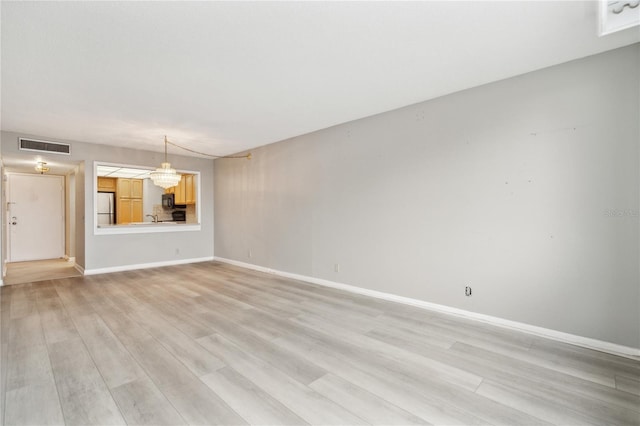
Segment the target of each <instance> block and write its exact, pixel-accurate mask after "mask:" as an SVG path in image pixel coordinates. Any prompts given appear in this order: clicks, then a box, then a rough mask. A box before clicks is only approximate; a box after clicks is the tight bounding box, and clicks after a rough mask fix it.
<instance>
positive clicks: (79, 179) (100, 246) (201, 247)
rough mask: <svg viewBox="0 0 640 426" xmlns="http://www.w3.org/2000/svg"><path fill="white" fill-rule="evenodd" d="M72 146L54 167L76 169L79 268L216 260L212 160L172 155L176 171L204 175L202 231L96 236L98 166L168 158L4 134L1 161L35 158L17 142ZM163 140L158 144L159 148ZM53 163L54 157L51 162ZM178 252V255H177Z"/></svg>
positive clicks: (157, 162)
mask: <svg viewBox="0 0 640 426" xmlns="http://www.w3.org/2000/svg"><path fill="white" fill-rule="evenodd" d="M19 136H22V137H31V138H34V139H40V140H52V141H58V142H68V143H71V145H72V155H71V156H69V157H62V156H59V155H56V156H55V161H67V162H69V163H73V164H78V172H77V174H76V182H75V183H76V185H75V186H76V200H75V201H76V263H78V264H79V265H80V266H82V267H83V268H85V270H91V269H100V268H109V267H118V266H126V265H138V264H145V263H154V262H166V261H174V260H182V259H194V258H202V257H211V256H213V161H212V160H209V159H202V158H194V157H186V156H180V155H174V154H170V156H169V161H170V162H171V165H172V167H175V168H177V169H183V170H190V171H199V172H201V181H202V191H201V195H202V197H201V198H202V199H201V200H199V201H200V202H201V204H202V206H201V218H200V220H201V224H202V229H201V231H184V232H167V233H155V234H129V235H127V234H121V235H94V233H93V225H94V224H93V219H94V206H93V199H94V197H93V196H94V194H93V191H94V184H93V181H94V179H95V176H94V168H93V162H94V160H97V161H102V162H111V163H121V164H128V165H137V166H147V167H158V166H159V165H160V163H161V162H162V161H164V153H158V152H149V151H142V150H135V149H128V148H119V147H113V146H107V145H98V144H89V143H82V142H78V141H65V140H60V139H54V138H49V137H47V136H46V135H27V134H22V133H20V134H18V133H13V132H2V136H1V137H2V155H3V156H11V157H18V156H21V157H24V158H32V157H34V153H30V154H29V153H25V152H21V151H19V150H18V142H17V140H18V137H19ZM161 143H162V140H159V141H158V144H161ZM53 160H54V158H53V157H52V161H53ZM176 249H178V250H179V252H180V253H179V254H176Z"/></svg>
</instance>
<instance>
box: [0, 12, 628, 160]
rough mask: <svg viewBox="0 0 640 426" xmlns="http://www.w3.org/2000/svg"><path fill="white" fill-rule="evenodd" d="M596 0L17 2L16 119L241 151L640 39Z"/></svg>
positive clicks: (9, 16)
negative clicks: (603, 25) (605, 30)
mask: <svg viewBox="0 0 640 426" xmlns="http://www.w3.org/2000/svg"><path fill="white" fill-rule="evenodd" d="M597 6H598V5H597V3H596V2H595V1H591V2H577V1H568V2H504V1H501V2H482V1H475V2H88V1H87V2H4V1H3V2H2V3H1V13H2V22H1V24H2V27H1V31H2V33H1V34H2V54H1V55H2V56H1V59H2V63H1V65H2V68H1V71H2V75H1V83H2V87H1V90H2V92H1V94H2V105H1V107H2V110H1V113H2V122H1V126H2V129H3V130H8V131H16V132H21V133H27V134H32V135H38V136H43V137H48V138H58V139H67V140H78V141H85V142H91V143H102V144H111V145H121V146H129V147H131V146H133V147H137V148H140V149H150V150H154V151H161V150H162V149H163V142H162V141H163V135H165V134H166V135H168V136H169V139H170V140H172V141H174V142H176V143H179V144H182V145H185V146H189V147H191V148H192V149H196V150H200V151H204V152H208V153H213V154H230V153H235V152H239V151H242V150H245V149H248V148H253V147H256V146H260V145H264V144H268V143H272V142H276V141H279V140H282V139H286V138H289V137H292V136H296V135H300V134H304V133H308V132H312V131H315V130H319V129H322V128H326V127H329V126H332V125H335V124H339V123H343V122H347V121H350V120H354V119H357V118H361V117H365V116H369V115H372V114H376V113H380V112H384V111H388V110H391V109H395V108H398V107H402V106H405V105H409V104H412V103H416V102H420V101H424V100H427V99H431V98H434V97H437V96H442V95H445V94H447V93H452V92H455V91H459V90H463V89H466V88H470V87H473V86H477V85H481V84H485V83H488V82H492V81H496V80H500V79H504V78H507V77H511V76H514V75H518V74H522V73H526V72H529V71H533V70H536V69H540V68H544V67H548V66H550V65H554V64H558V63H562V62H566V61H569V60H572V59H576V58H581V57H584V56H588V55H592V54H596V53H599V52H603V51H606V50H609V49H613V48H616V47H621V46H625V45H628V44H631V43H634V42H638V41H640V30H639V29H638V28H637V27H636V28H632V29H628V30H625V31H622V32H618V33H615V34H612V35H609V36H606V37H601V38H600V37H598V36H597V33H598V25H597V12H598V7H597ZM170 150H171V151H174V152H176V153H177V151H175V150H176V148H170ZM183 153H184V152H183ZM184 154H187V153H184ZM187 155H188V154H187Z"/></svg>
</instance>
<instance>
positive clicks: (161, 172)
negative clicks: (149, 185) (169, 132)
mask: <svg viewBox="0 0 640 426" xmlns="http://www.w3.org/2000/svg"><path fill="white" fill-rule="evenodd" d="M167 143H168V141H167V136H165V137H164V163H162V165H161V166H160V167H158V168H157V169H156V171H155V172H151V173H150V174H151V180H152V181H153V183H154V185H157V186H160V187H162V188H164V189H167V188H171V187H172V186H176V185H177V184H178V183H180V178H181V177H182V176H180V175H179V174H178V173H176V169H172V168H171V164H170V163H169V162H168V161H167Z"/></svg>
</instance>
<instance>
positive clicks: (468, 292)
mask: <svg viewBox="0 0 640 426" xmlns="http://www.w3.org/2000/svg"><path fill="white" fill-rule="evenodd" d="M464 295H465V296H471V287H468V286H467V287H465V288H464Z"/></svg>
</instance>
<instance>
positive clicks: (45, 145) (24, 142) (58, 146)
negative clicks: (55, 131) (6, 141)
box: [18, 138, 71, 155]
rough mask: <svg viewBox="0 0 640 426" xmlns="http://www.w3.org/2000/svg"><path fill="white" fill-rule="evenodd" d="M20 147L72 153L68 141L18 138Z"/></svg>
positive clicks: (28, 149)
mask: <svg viewBox="0 0 640 426" xmlns="http://www.w3.org/2000/svg"><path fill="white" fill-rule="evenodd" d="M18 148H20V149H21V150H22V151H37V152H49V153H51V154H66V155H70V154H71V145H69V144H68V143H60V142H49V141H38V140H35V139H24V138H18Z"/></svg>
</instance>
